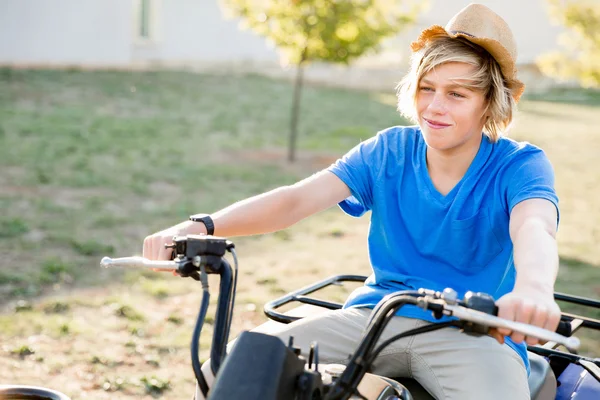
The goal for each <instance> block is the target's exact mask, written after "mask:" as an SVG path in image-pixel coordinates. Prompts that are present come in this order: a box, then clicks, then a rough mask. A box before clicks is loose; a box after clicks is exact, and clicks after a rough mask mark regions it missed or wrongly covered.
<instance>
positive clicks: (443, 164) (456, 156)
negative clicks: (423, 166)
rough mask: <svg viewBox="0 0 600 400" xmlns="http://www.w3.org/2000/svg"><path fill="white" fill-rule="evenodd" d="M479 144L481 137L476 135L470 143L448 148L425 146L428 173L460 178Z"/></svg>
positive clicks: (475, 153) (471, 160) (473, 157)
mask: <svg viewBox="0 0 600 400" xmlns="http://www.w3.org/2000/svg"><path fill="white" fill-rule="evenodd" d="M480 144H481V137H478V139H477V140H473V141H472V143H465V144H464V145H463V146H460V147H458V148H454V149H450V150H435V149H432V148H431V147H427V169H428V170H429V173H430V174H431V173H433V174H436V175H443V176H446V177H448V178H452V179H456V180H457V181H458V180H460V179H462V177H463V176H464V175H465V173H466V172H467V170H468V169H469V166H470V165H471V163H472V162H473V160H474V159H475V156H476V155H477V152H478V151H479V146H480Z"/></svg>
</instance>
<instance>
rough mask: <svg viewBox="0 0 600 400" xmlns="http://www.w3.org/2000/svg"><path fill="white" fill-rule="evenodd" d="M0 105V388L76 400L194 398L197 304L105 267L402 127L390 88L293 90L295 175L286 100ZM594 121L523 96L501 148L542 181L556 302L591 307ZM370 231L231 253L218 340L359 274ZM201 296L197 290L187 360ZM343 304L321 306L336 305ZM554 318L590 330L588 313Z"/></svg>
mask: <svg viewBox="0 0 600 400" xmlns="http://www.w3.org/2000/svg"><path fill="white" fill-rule="evenodd" d="M0 88H1V89H0V208H1V209H2V211H3V213H2V216H0V254H2V255H3V256H2V257H1V258H0V306H4V308H5V312H4V313H3V314H1V315H0V343H10V345H7V346H4V345H0V350H1V351H0V370H2V371H9V372H7V373H10V375H8V377H7V379H8V380H10V381H11V382H17V381H19V382H22V383H29V384H31V383H36V382H37V381H38V380H39V379H40V374H41V372H40V371H41V370H44V371H48V372H47V373H44V376H43V379H44V382H45V383H44V385H46V386H51V387H54V388H56V389H59V390H60V389H61V388H66V387H69V388H72V389H69V390H71V392H69V393H68V394H70V395H71V397H73V398H79V397H83V394H84V393H85V394H86V395H87V396H92V397H93V398H98V399H103V398H111V396H114V395H115V394H113V393H112V392H118V394H116V396H117V397H119V398H147V396H152V397H161V396H162V397H165V398H184V397H190V395H191V393H192V391H193V383H192V379H193V378H192V375H191V370H190V368H189V339H190V334H191V331H192V329H193V322H194V320H195V317H196V312H197V306H198V304H199V302H200V295H201V290H200V286H199V285H198V284H197V283H196V282H194V281H191V280H182V279H179V278H175V277H173V276H172V275H170V274H161V273H154V272H151V271H145V272H139V271H120V270H106V269H102V268H99V266H98V263H99V260H100V258H101V257H102V256H104V255H109V256H127V255H134V254H139V253H140V252H141V246H142V240H143V238H144V237H145V236H146V235H148V234H150V233H152V232H155V231H157V230H159V229H163V228H165V227H167V226H170V225H173V224H175V223H177V222H179V221H180V220H182V219H185V218H186V217H187V216H188V215H189V214H190V213H196V212H212V211H214V210H216V209H219V208H221V207H223V206H226V205H228V204H230V203H232V202H234V201H236V200H240V199H242V198H245V197H247V196H250V195H252V194H256V193H260V192H263V191H265V190H268V189H271V188H274V187H277V186H279V185H284V184H290V183H293V182H295V181H297V180H298V179H301V178H303V177H305V176H308V175H310V174H311V173H314V172H315V171H317V170H319V169H321V168H324V167H326V166H327V165H328V164H329V163H331V162H332V161H334V160H335V159H336V158H337V157H339V156H340V155H342V154H343V153H345V152H346V151H348V150H349V149H350V148H352V147H353V146H354V145H356V144H357V143H359V141H361V140H364V139H367V138H368V137H370V136H372V135H373V134H374V133H375V132H377V131H378V130H381V129H383V128H386V127H388V126H391V125H398V124H404V123H406V121H404V120H403V119H402V118H400V117H399V116H398V114H397V112H396V111H395V97H394V94H393V88H391V87H390V91H389V92H388V93H367V92H360V91H352V90H342V89H331V88H320V87H316V86H308V87H306V88H305V90H304V92H303V99H302V110H301V113H302V114H301V116H302V117H301V122H300V127H299V143H298V148H299V154H298V156H299V157H298V162H297V163H295V164H293V165H290V164H288V163H286V162H285V157H286V149H285V146H286V143H287V142H286V140H287V134H288V129H289V127H288V124H289V109H290V105H291V99H292V86H291V84H290V83H288V82H283V81H275V80H270V79H267V78H263V77H259V76H253V75H249V76H223V75H219V76H217V75H204V74H191V73H177V72H145V73H125V72H81V71H77V70H72V71H24V70H10V69H0ZM599 104H600V97H599V96H598V92H592V91H583V90H570V91H564V90H554V91H551V92H549V93H546V94H536V95H535V96H529V97H526V98H525V100H524V101H523V102H522V103H521V104H520V112H519V115H518V117H517V121H516V123H515V126H514V129H513V130H512V132H511V136H512V137H514V138H516V139H518V140H527V141H530V142H533V143H535V144H538V145H540V146H542V147H543V148H544V150H545V151H546V153H547V154H548V156H549V158H550V159H551V161H552V163H553V165H554V167H555V173H556V187H557V191H558V194H559V197H560V204H561V223H560V229H559V236H558V241H559V250H560V255H561V270H560V273H559V278H558V281H557V290H559V291H562V292H567V293H572V294H575V295H580V296H587V297H593V298H598V297H600V247H599V246H598V243H600V228H598V221H600V207H599V205H598V200H597V199H600V174H598V171H600V159H599V158H598V156H597V149H598V148H600V128H599V127H598V125H597V119H598V105H599ZM367 231H368V221H367V219H365V218H362V219H352V218H347V217H345V216H343V215H342V214H341V213H340V212H339V211H338V210H335V209H334V210H329V211H326V212H324V213H321V214H319V215H317V216H315V217H313V218H309V219H307V220H305V221H302V222H301V223H300V224H298V225H297V226H295V227H293V228H291V229H289V230H286V231H283V232H278V233H276V234H273V235H265V236H259V237H250V238H238V239H236V240H235V241H236V247H237V248H238V251H239V256H240V263H241V265H240V279H239V283H238V296H237V305H238V307H236V310H235V312H234V326H233V328H232V336H233V335H235V334H237V333H238V332H239V331H240V330H242V329H249V328H251V327H253V326H256V325H257V324H260V323H262V322H263V321H264V316H263V315H262V305H263V304H264V303H265V302H266V301H268V300H271V299H273V298H274V297H277V296H279V295H280V294H282V293H284V292H287V291H290V290H293V289H297V288H299V287H302V286H304V285H307V284H309V283H311V282H314V281H316V280H319V279H323V278H325V277H327V276H330V275H333V274H339V273H357V274H363V275H365V274H368V272H369V271H368V267H367V265H368V258H367V248H366V235H367ZM315 255H318V256H315ZM216 287H217V282H216V281H211V289H212V293H213V297H212V298H211V309H210V311H209V315H208V317H207V320H206V323H205V330H204V331H203V335H202V337H201V348H202V354H201V359H205V358H206V357H208V352H207V348H208V344H209V343H210V339H211V334H212V327H213V325H214V317H213V315H212V313H213V312H214V306H215V303H216V298H217V296H216ZM348 291H349V289H347V288H340V287H335V288H330V289H329V290H328V291H327V293H323V294H322V295H321V294H320V295H319V296H318V297H319V298H329V299H333V300H335V301H338V302H341V301H343V300H344V298H345V297H346V296H347V294H348ZM40 295H43V296H44V297H43V298H42V299H38V298H36V296H40ZM19 299H21V300H22V299H26V301H22V302H21V303H16V300H19ZM561 306H562V307H563V309H564V310H566V311H569V312H585V313H586V314H587V315H589V316H591V317H593V318H597V319H600V315H599V311H589V310H583V309H582V308H580V307H573V306H570V305H567V304H561ZM598 336H599V335H596V336H594V335H593V334H588V335H583V339H584V349H583V352H584V353H585V352H591V351H592V350H595V349H597V348H598V346H600V337H598ZM30 341H31V342H30ZM31 351H33V352H35V353H34V354H31V353H30V352H31ZM596 356H597V354H596ZM15 362H18V364H15ZM17 367H18V368H17ZM40 368H41V369H40ZM13 371H14V372H13ZM59 371H60V373H58V372H59ZM81 371H86V372H85V377H83V378H82V372H81ZM157 377H158V378H157ZM77 382H80V383H77ZM107 396H108V397H107ZM144 396H146V397H144Z"/></svg>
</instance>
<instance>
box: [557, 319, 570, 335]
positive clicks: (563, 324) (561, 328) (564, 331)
mask: <svg viewBox="0 0 600 400" xmlns="http://www.w3.org/2000/svg"><path fill="white" fill-rule="evenodd" d="M556 333H558V334H559V335H563V336H567V337H569V336H571V333H573V332H572V330H571V321H560V322H559V323H558V327H557V328H556Z"/></svg>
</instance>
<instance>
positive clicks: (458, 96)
mask: <svg viewBox="0 0 600 400" xmlns="http://www.w3.org/2000/svg"><path fill="white" fill-rule="evenodd" d="M450 96H453V97H456V98H459V99H461V98H465V97H466V96H463V95H462V94H460V93H456V92H451V93H450Z"/></svg>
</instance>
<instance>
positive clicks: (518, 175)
mask: <svg viewBox="0 0 600 400" xmlns="http://www.w3.org/2000/svg"><path fill="white" fill-rule="evenodd" d="M505 177H506V179H507V181H506V187H507V190H506V204H507V208H508V213H509V215H510V213H511V212H512V209H513V208H514V206H516V205H517V204H519V203H520V202H522V201H524V200H528V199H535V198H537V199H546V200H548V201H550V202H551V203H552V204H554V206H555V207H556V212H557V215H559V207H558V196H557V195H556V190H555V188H554V169H553V168H552V164H551V163H550V160H548V158H547V157H546V154H545V153H544V152H543V151H542V150H540V149H535V150H532V151H527V152H525V154H523V155H522V156H518V157H516V158H515V160H514V162H513V163H512V164H511V166H510V168H509V173H507V174H506V175H505ZM557 222H558V221H557Z"/></svg>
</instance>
